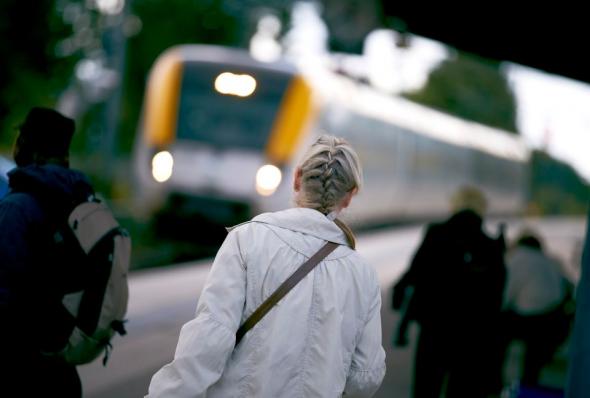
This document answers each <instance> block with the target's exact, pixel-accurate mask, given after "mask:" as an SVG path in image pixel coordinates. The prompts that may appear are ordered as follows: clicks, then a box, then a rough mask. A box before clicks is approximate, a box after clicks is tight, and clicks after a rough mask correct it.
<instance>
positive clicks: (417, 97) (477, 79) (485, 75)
mask: <svg viewBox="0 0 590 398" xmlns="http://www.w3.org/2000/svg"><path fill="white" fill-rule="evenodd" d="M500 66H501V65H500V63H498V62H495V61H491V60H483V59H480V58H477V57H476V56H474V55H469V54H465V53H458V54H457V55H456V56H455V57H453V58H451V59H448V60H446V61H443V62H442V63H441V64H440V65H439V66H438V68H436V69H435V70H434V71H433V72H432V73H431V74H430V76H429V78H428V82H427V84H426V85H425V86H424V88H422V89H421V90H419V91H416V92H410V93H404V94H403V95H404V96H405V97H407V98H408V99H411V100H413V101H416V102H419V103H422V104H424V105H427V106H431V107H433V108H437V109H439V110H441V111H444V112H447V113H450V114H453V115H455V116H459V117H462V118H464V119H468V120H472V121H476V122H479V123H482V124H485V125H489V126H494V127H499V128H501V129H504V130H507V131H510V132H512V133H517V132H518V130H517V127H516V100H515V98H514V94H513V93H512V90H511V89H510V87H509V85H508V83H507V81H506V78H505V77H504V75H503V74H502V71H501V68H500Z"/></svg>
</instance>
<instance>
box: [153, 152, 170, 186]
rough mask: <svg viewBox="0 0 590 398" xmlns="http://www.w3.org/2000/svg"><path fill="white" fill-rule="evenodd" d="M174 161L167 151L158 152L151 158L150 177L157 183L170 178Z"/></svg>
mask: <svg viewBox="0 0 590 398" xmlns="http://www.w3.org/2000/svg"><path fill="white" fill-rule="evenodd" d="M173 167H174V159H173V158H172V155H171V154H170V152H168V151H162V152H158V153H156V154H155V155H154V157H153V158H152V176H153V177H154V180H156V181H158V182H164V181H167V180H168V179H170V177H171V176H172V169H173Z"/></svg>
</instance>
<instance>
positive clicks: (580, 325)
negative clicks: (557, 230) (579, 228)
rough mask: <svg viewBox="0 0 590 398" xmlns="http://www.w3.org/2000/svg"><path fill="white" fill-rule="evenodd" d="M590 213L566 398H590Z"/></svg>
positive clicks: (578, 290)
mask: <svg viewBox="0 0 590 398" xmlns="http://www.w3.org/2000/svg"><path fill="white" fill-rule="evenodd" d="M589 336H590V211H589V212H588V217H587V218H586V239H585V242H584V251H583V254H582V274H581V277H580V280H579V282H578V284H577V287H576V316H575V322H574V328H573V332H572V339H571V343H570V354H569V356H570V360H569V366H568V379H567V384H566V388H565V397H566V398H586V397H587V396H588V391H590V377H588V375H589V374H590V337H589Z"/></svg>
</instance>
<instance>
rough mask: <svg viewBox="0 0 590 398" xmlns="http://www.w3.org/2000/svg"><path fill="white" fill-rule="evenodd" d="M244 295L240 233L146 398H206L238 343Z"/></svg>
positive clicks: (223, 251)
mask: <svg viewBox="0 0 590 398" xmlns="http://www.w3.org/2000/svg"><path fill="white" fill-rule="evenodd" d="M245 295H246V270H245V267H244V262H243V260H242V257H241V254H240V247H239V239H238V231H237V230H234V231H232V232H230V233H229V235H228V236H227V238H226V239H225V241H224V243H223V245H222V246H221V248H220V249H219V252H218V253H217V256H216V258H215V261H214V262H213V265H212V267H211V271H210V273H209V276H208V279H207V283H206V284H205V287H204V289H203V291H202V293H201V297H200V298H199V303H198V305H197V312H196V317H195V319H193V320H191V321H190V322H188V323H186V324H185V325H184V326H183V327H182V330H181V331H180V337H179V339H178V345H177V346H176V352H175V354H174V360H173V361H172V362H171V363H169V364H167V365H165V366H164V367H163V368H162V369H160V370H159V371H158V372H157V373H156V374H155V375H154V376H153V377H152V380H151V383H150V386H149V392H148V395H147V396H146V397H149V398H157V397H167V398H170V397H174V398H183V397H187V398H188V397H191V398H197V397H205V396H206V392H207V389H208V388H209V387H210V386H211V385H213V384H214V383H215V382H216V381H217V380H218V379H219V378H220V377H221V374H222V373H223V369H224V367H225V364H226V362H227V360H228V358H229V356H230V355H231V353H232V351H233V348H234V344H235V333H236V331H237V329H238V327H239V323H240V320H241V317H242V311H243V308H244V301H245Z"/></svg>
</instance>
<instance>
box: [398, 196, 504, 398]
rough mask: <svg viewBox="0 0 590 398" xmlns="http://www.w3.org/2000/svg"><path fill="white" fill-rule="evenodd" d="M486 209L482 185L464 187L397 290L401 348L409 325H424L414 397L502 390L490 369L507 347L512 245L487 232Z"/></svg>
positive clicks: (474, 397)
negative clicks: (507, 260) (502, 320)
mask: <svg viewBox="0 0 590 398" xmlns="http://www.w3.org/2000/svg"><path fill="white" fill-rule="evenodd" d="M485 209H486V200H485V197H484V196H483V194H482V193H481V192H480V191H479V190H478V189H477V188H475V187H471V186H466V187H463V188H461V189H460V190H459V191H458V192H457V193H456V195H455V196H454V198H453V214H452V215H451V216H450V218H449V219H447V220H446V221H444V222H441V223H433V224H430V225H428V227H427V229H426V233H425V236H424V239H423V241H422V243H421V244H420V246H419V248H418V250H417V251H416V253H415V254H414V257H413V259H412V262H411V264H410V267H409V269H408V271H407V272H406V273H405V274H404V275H403V276H402V277H401V278H400V279H399V281H397V282H396V284H395V285H394V288H393V296H392V308H393V309H394V310H400V309H401V308H404V309H405V312H404V314H402V319H401V325H400V328H398V330H397V333H398V336H396V338H395V339H394V341H395V342H397V343H396V344H397V345H401V346H403V345H404V344H405V340H406V339H405V338H404V335H405V333H407V331H406V330H405V327H407V326H406V325H407V324H408V322H409V320H414V321H417V322H418V324H419V326H420V331H419V337H418V342H417V347H416V353H415V362H414V380H413V397H414V398H438V397H439V396H440V394H441V392H442V391H443V390H444V391H445V395H444V396H445V397H447V398H453V397H455V398H464V397H470V398H486V397H488V396H489V395H491V394H493V393H495V392H496V391H495V387H496V386H495V385H494V380H493V379H492V375H493V370H494V369H491V368H490V366H492V364H495V363H496V362H497V359H496V357H495V356H496V355H497V354H496V351H495V348H496V347H498V346H499V344H500V341H499V338H498V333H497V331H498V327H499V316H500V311H501V306H502V294H503V289H504V283H505V274H506V270H505V265H504V250H505V243H504V239H503V235H502V234H500V236H499V237H498V238H497V239H495V238H491V237H489V236H488V235H487V234H486V233H485V232H484V231H483V229H482V228H483V227H482V224H483V214H484V212H485ZM408 291H411V295H409V294H408ZM407 300H409V302H407Z"/></svg>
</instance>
